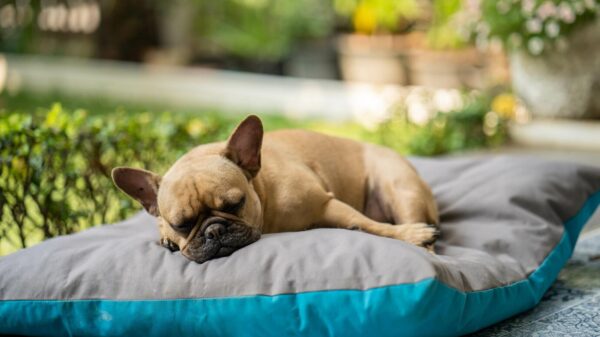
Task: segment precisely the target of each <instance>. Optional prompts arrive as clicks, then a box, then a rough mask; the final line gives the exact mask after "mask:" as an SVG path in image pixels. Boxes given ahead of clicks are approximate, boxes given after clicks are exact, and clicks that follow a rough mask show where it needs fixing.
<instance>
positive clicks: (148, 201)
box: [112, 167, 161, 216]
mask: <svg viewBox="0 0 600 337" xmlns="http://www.w3.org/2000/svg"><path fill="white" fill-rule="evenodd" d="M112 179H113V181H114V182H115V185H117V187H119V188H120V189H121V190H122V191H123V192H125V193H127V194H128V195H129V196H130V197H132V198H134V199H135V200H137V201H139V203H140V204H142V206H144V208H145V209H146V211H148V213H150V214H152V215H154V216H158V204H157V201H156V194H157V193H158V186H159V184H160V179H161V178H160V176H159V175H157V174H155V173H152V172H150V171H146V170H141V169H135V168H130V167H115V168H114V169H113V170H112Z"/></svg>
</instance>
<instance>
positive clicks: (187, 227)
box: [171, 219, 197, 233]
mask: <svg viewBox="0 0 600 337" xmlns="http://www.w3.org/2000/svg"><path fill="white" fill-rule="evenodd" d="M196 222H197V219H188V220H184V221H182V222H180V223H177V224H171V227H173V229H174V230H176V231H178V232H180V233H187V232H189V231H191V230H192V228H193V227H194V226H195V225H196Z"/></svg>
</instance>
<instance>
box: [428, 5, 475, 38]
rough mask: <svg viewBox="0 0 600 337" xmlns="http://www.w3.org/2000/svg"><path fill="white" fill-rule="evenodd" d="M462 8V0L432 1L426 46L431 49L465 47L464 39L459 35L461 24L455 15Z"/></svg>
mask: <svg viewBox="0 0 600 337" xmlns="http://www.w3.org/2000/svg"><path fill="white" fill-rule="evenodd" d="M461 8H462V0H434V1H433V13H432V20H431V24H430V26H429V29H428V30H427V45H428V46H429V47H430V48H433V49H456V48H461V47H465V46H466V44H467V43H466V42H467V41H466V39H465V38H463V37H462V36H461V34H460V33H459V29H460V28H459V26H458V25H460V24H461V23H460V22H457V20H456V19H457V18H456V14H457V13H458V12H459V11H460V10H461Z"/></svg>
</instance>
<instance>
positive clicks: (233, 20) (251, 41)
mask: <svg viewBox="0 0 600 337" xmlns="http://www.w3.org/2000/svg"><path fill="white" fill-rule="evenodd" d="M194 4H195V5H196V10H197V14H196V17H199V18H202V19H201V20H197V21H196V29H197V30H198V32H199V33H200V35H201V39H202V40H203V41H206V42H207V43H209V44H211V45H212V46H214V47H216V48H218V49H220V50H221V51H222V52H224V53H226V54H229V55H234V56H238V57H244V58H252V59H256V60H259V61H276V60H280V59H282V58H285V57H286V56H288V54H289V53H290V52H291V50H292V49H293V47H294V45H295V44H297V43H301V42H302V41H304V40H310V39H318V38H323V37H326V36H328V35H330V34H331V32H332V30H333V25H334V17H333V11H332V9H331V4H330V2H329V1H321V0H302V1H297V0H221V1H212V0H195V2H194Z"/></svg>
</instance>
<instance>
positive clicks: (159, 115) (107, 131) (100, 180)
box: [0, 93, 514, 254]
mask: <svg viewBox="0 0 600 337" xmlns="http://www.w3.org/2000/svg"><path fill="white" fill-rule="evenodd" d="M59 96H60V95H59ZM30 97H31V98H33V97H38V98H37V100H34V99H29V98H30ZM52 97H56V96H43V95H31V94H25V93H23V94H20V95H17V96H9V95H6V94H3V95H0V104H1V105H0V106H5V107H10V108H9V110H7V109H6V108H4V109H0V254H6V253H8V252H11V251H14V250H16V249H18V248H21V247H26V246H29V245H31V244H34V243H37V242H39V241H41V240H43V239H46V238H50V237H54V236H57V235H63V234H68V233H72V232H75V231H78V230H81V229H84V228H87V227H90V226H94V225H98V224H104V223H112V222H115V221H118V220H122V219H124V218H126V217H128V216H130V215H132V214H133V213H135V212H136V211H138V210H139V209H140V207H139V206H138V205H137V204H136V203H134V202H133V201H132V200H131V199H130V198H129V197H127V196H125V195H124V194H123V193H121V192H120V191H119V190H117V189H116V188H115V187H114V185H113V183H112V181H111V179H110V170H111V169H112V168H113V167H115V166H121V165H125V166H133V167H141V168H145V169H149V170H153V171H156V172H161V173H162V172H164V171H165V170H166V169H167V168H168V166H169V165H171V164H172V163H173V162H174V161H175V160H176V159H177V158H178V157H179V156H181V155H182V154H184V153H185V152H187V151H188V150H189V149H190V148H192V147H193V146H196V145H198V144H202V143H207V142H212V141H216V140H224V139H226V137H227V136H228V135H229V133H230V132H231V130H232V129H233V128H234V127H235V125H236V124H237V122H238V121H239V117H237V116H231V115H224V114H218V113H215V112H207V111H204V112H202V111H194V113H189V112H188V113H184V112H179V113H169V112H157V111H158V110H157V108H156V107H155V108H154V109H153V110H154V111H155V112H149V111H152V109H151V110H148V108H146V107H140V106H135V105H121V104H116V103H111V102H110V101H107V100H102V99H73V98H70V99H69V98H68V97H67V96H64V95H63V96H60V97H62V99H64V100H65V105H66V106H69V107H74V106H76V105H80V106H84V107H86V108H87V107H90V112H88V111H87V110H84V109H74V108H65V107H64V106H63V105H61V104H57V103H56V104H53V105H52V106H51V108H50V109H47V108H43V107H40V106H43V105H44V104H47V102H49V101H50V100H51V99H52ZM511 99H512V98H511V96H503V97H500V96H499V98H498V99H496V100H494V102H495V103H494V106H496V108H497V109H498V110H500V112H499V113H498V114H496V113H494V112H490V104H491V102H490V99H489V98H488V97H486V96H477V97H474V98H473V99H472V100H471V101H469V103H468V104H467V105H466V106H465V108H464V109H461V110H459V111H453V112H446V113H441V112H440V113H437V114H436V115H435V116H434V117H433V118H432V119H430V120H429V121H428V122H426V123H425V124H416V123H414V122H411V121H410V119H409V118H408V116H407V113H406V111H405V110H404V109H403V108H399V109H397V110H396V111H395V113H394V114H393V115H392V116H391V118H390V119H389V120H387V121H385V122H383V123H382V124H380V125H379V126H378V127H376V128H375V129H366V128H364V127H361V126H360V125H358V124H356V123H345V124H340V123H328V122H322V121H304V122H296V121H293V120H289V119H287V118H284V117H276V116H268V115H265V116H262V119H263V122H264V124H265V128H266V129H267V130H272V129H278V128H285V127H303V128H307V129H312V130H317V131H322V132H325V133H329V134H334V135H339V136H345V137H350V138H353V139H357V140H363V141H369V142H373V143H378V144H382V145H385V146H389V147H392V148H394V149H396V150H398V151H399V152H401V153H404V154H411V155H437V154H443V153H449V152H459V151H465V150H468V149H474V148H481V147H488V146H495V145H499V144H501V143H502V142H503V141H504V140H505V137H506V119H505V118H504V117H503V116H505V115H506V116H509V115H510V113H511V111H512V109H513V108H514V102H513V101H511ZM98 102H102V103H98ZM27 104H30V105H29V107H28V106H27ZM94 104H99V107H98V108H96V109H94V107H93V105H94ZM46 106H48V105H46ZM115 107H116V108H115Z"/></svg>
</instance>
